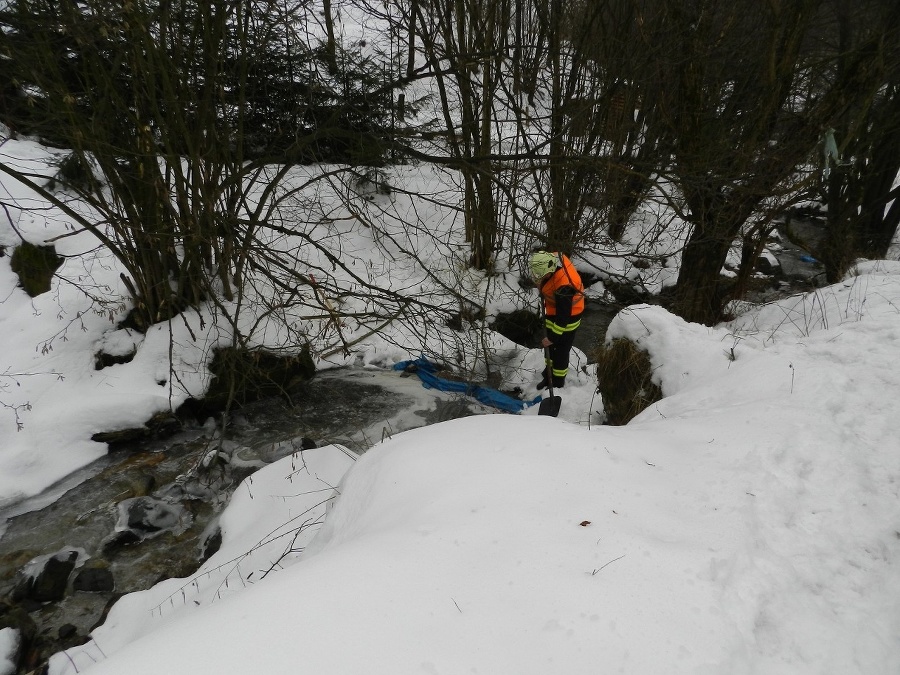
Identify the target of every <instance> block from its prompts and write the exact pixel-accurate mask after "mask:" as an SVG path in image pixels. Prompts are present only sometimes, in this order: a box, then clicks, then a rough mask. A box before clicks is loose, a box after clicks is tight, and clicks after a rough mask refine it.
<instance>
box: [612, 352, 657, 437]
mask: <svg viewBox="0 0 900 675" xmlns="http://www.w3.org/2000/svg"><path fill="white" fill-rule="evenodd" d="M652 377H653V366H652V365H651V364H650V357H649V356H648V355H647V352H645V351H643V350H642V349H639V348H638V347H637V345H635V344H634V343H633V342H631V340H625V339H622V338H619V339H616V340H613V341H612V343H610V344H608V345H603V346H601V347H600V349H599V350H598V352H597V381H598V385H597V391H598V392H600V394H601V395H602V396H603V409H604V411H605V412H606V420H607V423H608V424H612V425H622V424H627V423H628V422H629V421H630V420H631V419H632V418H634V417H635V416H637V415H638V414H639V413H640V412H642V411H643V410H644V409H646V408H647V407H648V406H650V405H652V404H653V403H656V402H657V401H659V400H660V399H661V398H662V390H661V389H660V388H659V386H658V385H656V384H654V382H653V380H652Z"/></svg>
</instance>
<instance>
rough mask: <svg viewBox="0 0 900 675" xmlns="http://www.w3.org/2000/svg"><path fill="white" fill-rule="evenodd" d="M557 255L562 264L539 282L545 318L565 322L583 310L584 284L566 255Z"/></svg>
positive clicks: (558, 322) (577, 315)
mask: <svg viewBox="0 0 900 675" xmlns="http://www.w3.org/2000/svg"><path fill="white" fill-rule="evenodd" d="M557 255H559V259H560V261H561V262H562V266H561V267H560V268H559V269H557V270H556V271H555V272H554V273H553V274H551V275H550V276H549V277H547V279H545V280H544V281H543V283H541V296H542V298H543V301H544V312H545V313H546V315H547V318H548V319H550V318H551V317H552V318H553V321H554V323H557V324H567V323H569V322H570V321H572V320H574V319H577V318H580V316H581V313H582V312H583V311H584V284H583V283H582V282H581V276H580V275H579V274H578V270H576V269H575V266H574V265H573V264H572V261H571V260H569V258H568V256H566V255H564V254H562V253H559V254H557Z"/></svg>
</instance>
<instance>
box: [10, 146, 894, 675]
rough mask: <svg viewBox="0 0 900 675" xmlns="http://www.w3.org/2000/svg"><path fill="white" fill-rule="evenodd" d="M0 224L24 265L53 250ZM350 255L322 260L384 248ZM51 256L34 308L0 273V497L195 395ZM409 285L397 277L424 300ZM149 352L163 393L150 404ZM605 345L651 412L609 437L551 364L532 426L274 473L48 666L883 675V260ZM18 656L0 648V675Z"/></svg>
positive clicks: (98, 278)
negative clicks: (26, 244)
mask: <svg viewBox="0 0 900 675" xmlns="http://www.w3.org/2000/svg"><path fill="white" fill-rule="evenodd" d="M11 151H15V152H18V153H20V155H21V156H22V157H23V158H24V159H23V161H33V160H35V158H37V157H38V155H39V154H40V152H42V150H41V149H40V148H37V147H30V146H27V144H20V145H16V146H15V147H12V146H7V147H4V152H11ZM429 180H430V178H429ZM6 189H9V190H15V188H14V187H11V186H8V185H6ZM17 196H19V197H20V198H21V197H22V196H23V195H22V194H19V195H17ZM391 208H392V209H393V208H399V206H395V205H392V206H391ZM12 215H13V217H15V218H16V223H15V224H16V226H17V228H18V230H19V231H20V232H22V233H23V234H24V235H26V236H27V237H28V238H29V239H30V240H32V241H33V242H35V243H40V242H42V241H46V240H48V239H50V238H52V237H55V236H57V235H58V234H60V233H62V232H63V231H64V229H65V228H64V223H63V222H62V221H61V220H59V219H58V218H54V217H53V215H52V213H49V214H48V213H43V214H42V215H40V216H28V215H22V214H19V213H13V214H12ZM429 217H433V221H429V223H433V225H434V228H437V227H438V225H439V224H440V226H448V227H449V225H448V220H447V219H446V217H445V214H441V213H439V210H438V209H435V210H434V211H433V212H432V213H431V215H430V216H429ZM332 225H333V224H332ZM342 227H343V226H342ZM0 235H2V238H0V243H3V244H6V245H10V246H12V245H15V244H16V243H17V241H18V239H17V237H16V236H15V235H14V233H13V231H12V229H11V228H10V227H8V226H7V225H6V224H2V223H0ZM372 236H373V234H372V232H371V231H370V230H368V229H366V228H361V227H358V228H356V229H353V228H351V227H350V226H347V227H346V228H345V229H344V230H342V232H341V238H340V240H341V242H342V245H343V246H345V247H346V248H347V249H348V250H353V251H358V252H362V251H366V252H370V253H371V255H372V256H376V255H380V254H381V253H379V251H381V252H382V253H383V252H384V250H385V248H390V244H389V243H387V244H386V243H384V242H381V243H380V244H379V245H377V246H376V245H373V244H372V243H371V241H369V242H367V241H366V239H365V238H366V237H372ZM436 241H443V242H444V243H445V244H446V246H447V247H449V248H452V247H453V246H454V245H455V244H454V242H453V240H452V238H450V239H447V240H440V239H436ZM56 245H57V246H58V247H59V248H60V250H61V252H62V253H64V254H65V255H67V256H70V257H67V259H66V261H65V264H64V266H63V268H61V270H60V273H59V277H58V278H57V279H55V280H54V285H53V289H52V290H51V292H50V293H46V294H44V295H42V296H39V297H37V298H34V299H32V298H29V297H28V296H26V295H25V293H24V292H23V291H22V290H21V289H19V288H17V287H16V277H15V275H14V274H13V273H12V272H11V271H10V268H9V258H8V257H4V258H0V336H2V337H0V341H2V344H0V347H2V348H0V386H3V389H2V390H0V402H2V403H3V404H4V405H5V406H7V407H6V408H0V504H2V503H6V504H7V505H10V504H12V503H13V502H15V501H16V500H19V499H21V498H22V497H24V496H27V495H31V494H35V493H37V492H40V491H41V490H43V489H45V488H46V487H48V486H49V485H51V484H52V483H53V482H54V481H56V480H58V479H60V478H62V477H64V476H66V475H68V474H69V473H71V472H72V471H74V470H75V469H77V468H78V467H80V466H83V465H84V464H86V463H87V462H89V461H91V460H92V459H93V458H95V457H97V456H99V455H100V454H102V453H103V452H105V447H104V446H103V445H102V444H97V443H93V442H92V441H90V436H91V434H92V433H94V432H96V431H100V430H109V429H111V428H117V427H120V426H127V425H133V424H139V423H141V422H143V421H144V420H145V419H146V418H147V417H148V416H149V414H151V413H153V412H155V411H157V410H161V409H166V408H167V407H168V406H169V404H170V397H171V398H172V402H173V403H175V404H177V403H178V400H179V397H183V396H186V395H187V394H188V392H189V390H190V389H191V388H192V387H195V388H198V389H202V387H203V386H205V379H204V378H205V377H207V375H206V371H205V370H204V369H205V359H206V358H207V356H208V347H209V346H210V345H211V344H214V343H216V341H217V340H220V339H222V336H221V335H219V334H214V333H207V334H204V333H200V334H199V340H198V341H197V342H194V341H192V340H190V339H189V335H188V332H187V329H186V328H185V327H184V323H183V322H178V321H175V322H172V324H171V326H168V325H166V326H160V327H158V328H157V329H156V330H152V331H150V332H149V333H148V334H147V335H146V336H137V335H131V334H123V332H122V331H116V330H115V326H114V325H113V323H112V322H111V321H110V319H109V316H108V314H101V313H99V312H93V311H91V309H92V308H91V306H90V305H88V304H86V303H85V301H84V300H83V296H82V295H81V294H80V293H79V292H78V291H77V289H75V288H74V286H72V285H71V284H70V283H68V282H69V281H82V282H84V281H85V280H90V281H91V283H95V284H97V285H98V287H102V286H103V285H108V286H109V287H110V290H108V291H106V290H102V289H101V290H102V293H103V294H105V295H106V296H107V297H111V298H116V297H118V296H117V295H116V294H117V293H119V292H120V289H118V286H117V282H116V279H117V278H118V269H117V268H116V266H115V265H114V264H113V263H112V262H111V261H109V260H108V259H105V258H103V257H102V255H100V254H97V253H90V251H91V250H92V249H93V245H92V244H91V242H88V241H87V240H86V239H85V238H82V237H67V238H64V239H59V240H58V241H57V242H56ZM439 248H440V247H439V246H435V249H434V253H433V257H432V258H431V260H433V261H437V260H439V258H440V256H439V253H440V251H439ZM393 253H394V254H395V253H396V251H393ZM359 255H362V254H361V253H360V254H359ZM370 262H371V263H372V264H371V265H370V266H369V269H370V270H382V272H383V277H384V278H383V279H382V278H381V277H379V278H378V279H376V281H378V282H379V283H380V282H382V281H383V282H384V283H387V282H388V280H389V279H390V277H391V275H390V274H389V273H388V270H389V269H390V268H389V266H388V265H387V264H386V263H385V261H383V260H382V261H381V264H380V266H379V264H376V261H375V260H374V258H372V259H371V260H370ZM432 271H434V270H432ZM438 271H439V272H440V270H438ZM446 271H447V273H448V274H450V273H456V274H458V275H460V276H465V275H467V274H468V273H466V272H465V271H464V270H461V269H459V268H448V269H447V270H446ZM515 272H516V270H514V269H510V270H508V274H507V275H505V276H504V275H501V276H500V277H499V279H500V281H499V282H498V281H497V280H496V279H495V280H493V281H490V282H489V281H488V280H485V279H482V278H479V277H478V276H477V275H471V278H463V279H462V281H463V282H464V283H469V284H471V286H472V288H473V293H478V294H479V295H478V297H490V298H491V307H492V308H493V311H496V309H497V308H508V307H510V306H512V305H513V304H514V303H515V302H521V303H527V301H528V296H527V292H525V291H520V290H517V289H516V287H515V284H514V274H515ZM416 274H418V272H416V271H415V270H413V269H412V268H410V271H409V273H408V274H406V275H404V276H403V277H402V281H403V283H405V284H412V285H414V286H416V287H417V288H420V289H425V288H426V286H427V283H428V278H427V276H421V277H417V276H415V275H416ZM434 288H435V287H431V289H430V291H429V292H436V291H435V290H434ZM494 291H496V296H494V295H493V292H494ZM98 292H100V291H98ZM517 293H521V294H522V295H517ZM204 311H205V310H204ZM117 316H118V314H117ZM187 320H188V323H189V325H191V326H192V327H193V329H194V331H195V332H197V327H198V326H199V325H200V322H199V321H197V320H196V317H188V318H187ZM206 325H207V326H212V325H214V322H213V321H207V322H206ZM170 329H171V330H172V331H173V332H174V333H173V335H174V340H173V341H172V344H173V345H175V349H174V359H175V360H176V363H177V364H179V367H180V368H182V369H183V370H184V372H185V373H186V375H185V379H183V380H182V382H183V387H184V388H183V389H173V388H171V387H167V386H163V385H161V384H159V383H160V381H168V379H169V372H170V361H169V359H170V357H172V354H170V351H169V344H170V332H169V331H170ZM388 333H389V334H388V335H387V336H385V337H380V338H375V337H372V338H371V339H370V340H368V341H366V342H364V343H363V342H361V343H359V345H358V346H357V349H356V351H355V352H354V354H353V355H352V356H350V357H347V359H344V360H340V359H338V360H337V361H335V363H336V364H338V365H339V364H341V363H347V362H349V363H361V364H362V365H368V366H369V367H373V368H375V367H379V368H380V367H386V366H388V365H390V363H392V362H394V361H399V360H403V359H406V358H409V357H410V356H416V355H417V354H416V353H413V352H412V349H413V347H414V341H413V339H412V337H411V335H413V332H410V331H407V330H406V329H404V328H402V327H398V328H397V329H396V331H395V332H390V331H388ZM609 335H610V337H617V336H627V337H630V338H631V339H633V340H635V341H637V342H638V344H640V345H642V346H644V347H645V348H646V349H647V350H648V352H649V353H650V355H651V360H652V362H653V365H654V367H655V369H656V375H657V377H658V379H659V382H660V384H661V386H662V389H663V392H664V394H665V398H663V400H662V401H660V402H659V403H658V404H656V405H654V406H652V407H651V408H650V409H648V410H647V411H645V412H644V413H643V414H642V415H640V416H639V417H638V418H636V419H635V420H634V421H633V422H632V423H630V424H629V425H628V426H626V427H621V428H612V427H605V426H601V425H599V424H598V423H597V417H598V416H597V415H596V413H595V411H596V410H598V409H600V407H601V405H600V401H599V400H598V398H597V395H595V394H594V389H595V385H596V383H595V381H594V377H595V376H594V374H593V373H592V372H591V371H590V370H582V369H580V368H578V367H577V366H576V372H575V374H574V376H573V378H572V381H571V383H570V385H569V386H567V387H566V388H565V389H564V390H563V391H562V392H561V393H562V395H563V408H562V413H561V415H560V417H559V418H557V419H554V418H548V417H541V416H538V415H537V414H536V412H537V411H536V409H535V408H531V409H529V410H527V411H526V412H525V413H523V414H522V415H502V414H497V415H484V416H479V417H474V418H467V419H463V420H456V421H452V422H444V423H441V424H438V425H434V426H431V427H427V428H423V429H417V430H413V431H408V432H405V433H402V434H397V435H395V436H394V437H393V438H392V439H389V440H386V441H384V442H382V443H380V444H377V445H376V446H375V447H373V448H372V449H371V450H369V452H367V453H366V454H365V455H363V456H362V457H361V458H359V459H358V460H357V461H355V462H354V461H353V459H352V458H351V457H350V456H348V454H347V453H346V452H344V451H343V450H342V449H340V448H337V447H334V446H331V447H326V448H320V449H316V450H312V451H307V452H304V453H303V454H302V455H296V456H293V457H289V458H286V459H284V460H282V461H280V462H278V463H276V464H273V465H270V466H268V467H267V468H265V469H264V470H262V471H260V472H258V473H256V474H254V475H253V476H252V477H251V478H250V479H248V480H247V481H246V482H245V483H244V484H243V485H242V486H241V488H240V489H239V490H238V491H237V492H236V494H235V496H234V498H233V500H232V503H231V504H230V505H229V507H228V509H227V511H226V512H225V514H224V515H223V530H224V543H223V546H222V549H221V550H220V551H219V552H218V553H217V554H216V555H215V556H214V557H213V558H212V559H210V560H209V561H208V562H207V563H206V564H205V565H204V566H203V568H202V569H201V570H200V571H199V572H198V573H197V574H195V575H194V576H193V577H190V578H187V579H170V580H168V581H166V582H163V583H162V584H160V585H158V586H157V587H155V588H153V589H150V590H148V591H144V592H141V593H136V594H132V595H129V596H126V597H125V598H123V599H122V600H121V601H120V602H119V603H117V604H116V605H115V607H114V608H113V610H112V611H111V613H110V615H109V618H108V620H107V622H106V623H105V624H104V625H103V626H101V627H100V628H98V629H96V630H95V632H94V634H93V638H94V639H93V640H92V641H91V642H89V643H87V644H86V645H84V646H82V647H78V648H75V649H71V650H69V651H68V652H66V653H61V654H58V655H56V656H55V657H54V658H53V660H52V662H51V668H50V673H51V674H52V675H63V674H69V673H75V672H79V673H82V672H90V673H93V674H96V675H103V674H104V673H109V674H116V675H121V674H122V673H128V674H129V675H141V674H142V673H153V674H159V673H167V674H168V673H172V674H175V673H184V674H185V675H187V674H191V675H197V674H202V673H210V674H213V673H215V674H216V675H228V674H230V673H235V674H237V673H241V674H244V673H256V672H260V673H285V674H286V673H294V672H309V673H348V674H349V673H361V672H366V673H369V674H371V675H378V674H380V673H385V674H387V673H390V674H391V675H394V674H396V673H445V674H448V673H449V674H452V675H457V674H459V673H491V674H496V673H516V674H517V675H524V674H528V673H535V674H538V673H540V674H541V675H546V673H585V674H586V673H592V674H593V673H597V672H610V673H612V672H622V673H632V674H656V673H671V674H677V673H690V674H709V673H717V674H718V673H728V674H729V675H735V674H736V675H741V674H751V673H758V674H766V675H769V674H772V673H784V674H790V675H795V674H806V673H808V674H810V675H812V674H817V675H818V674H821V673H834V674H841V675H846V674H854V673H858V674H879V675H880V674H883V673H896V672H900V567H898V560H900V558H898V556H900V499H898V497H900V494H898V492H900V452H898V451H900V441H898V438H897V430H896V427H895V426H894V424H896V423H897V420H900V369H898V368H897V364H896V359H897V354H900V263H896V262H894V263H888V262H878V263H867V264H864V265H860V267H859V269H858V275H856V276H851V277H848V278H847V279H846V280H845V281H844V282H842V283H840V284H836V285H834V286H830V287H827V288H823V289H820V290H818V291H816V292H815V293H812V294H809V295H806V296H799V297H794V298H789V299H786V300H782V301H780V302H778V303H775V304H773V305H769V306H765V307H762V308H756V309H751V310H749V311H747V312H746V313H745V314H743V315H741V316H740V318H738V319H737V320H736V321H735V322H733V323H732V324H729V325H723V326H719V327H715V328H707V327H703V326H698V325H694V324H687V323H685V322H683V321H682V320H680V319H678V318H677V317H674V316H672V315H670V314H668V313H667V312H665V311H664V310H662V309H659V308H656V307H649V306H636V307H632V308H630V309H628V310H626V311H624V312H622V313H620V315H619V316H618V317H617V318H616V319H615V321H614V322H613V324H612V326H610V332H609ZM428 339H429V340H431V341H432V342H430V347H431V348H434V349H438V348H440V346H441V343H442V342H444V341H446V340H447V339H459V340H460V343H459V344H465V339H464V338H452V337H450V338H448V336H447V334H445V333H444V332H441V331H437V332H436V334H435V335H433V336H428ZM129 340H133V345H134V347H135V348H136V356H135V358H134V360H132V361H131V362H130V363H128V364H121V365H117V366H113V367H110V368H106V369H103V370H100V371H97V370H94V367H93V361H94V356H93V355H94V353H95V352H96V351H97V350H98V347H99V346H100V345H101V344H106V346H107V348H108V349H109V350H116V349H124V348H130V345H129V344H125V343H127V342H128V341H129ZM478 344H479V346H480V347H484V346H485V345H487V346H489V347H491V349H494V350H495V354H496V358H497V361H496V362H497V363H498V364H500V365H501V366H502V370H503V375H504V378H505V381H506V383H508V384H515V383H519V384H522V385H527V383H529V382H532V381H533V380H534V379H535V372H536V371H537V370H538V369H539V368H540V365H541V355H540V353H538V352H537V351H536V350H532V351H528V350H524V349H520V348H518V347H516V346H515V345H513V344H511V343H509V342H507V341H505V340H503V339H502V338H499V337H497V336H495V335H491V336H489V337H487V338H485V339H484V340H483V341H482V342H479V343H478ZM405 346H406V348H405ZM457 346H458V345H457V344H454V345H453V348H454V349H455V348H456V347H457ZM576 356H577V357H578V358H579V359H582V363H583V355H581V354H578V355H576ZM320 365H326V364H325V363H324V362H323V363H322V364H320ZM188 373H191V375H190V376H188V375H187V374H188ZM10 406H11V407H10ZM19 425H20V426H21V429H20V430H17V429H18V426H19ZM326 508H327V515H326ZM15 642H16V636H15V635H14V634H12V633H11V632H10V631H8V630H4V631H0V673H4V675H5V672H4V669H5V670H6V671H8V670H9V668H8V666H7V665H5V659H6V656H7V653H8V652H9V651H10V650H11V649H12V646H13V645H14V644H15Z"/></svg>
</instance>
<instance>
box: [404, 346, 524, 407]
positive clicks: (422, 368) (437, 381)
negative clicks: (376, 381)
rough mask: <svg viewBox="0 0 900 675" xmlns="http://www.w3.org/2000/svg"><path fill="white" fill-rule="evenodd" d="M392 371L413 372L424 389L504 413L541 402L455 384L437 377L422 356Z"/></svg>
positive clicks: (464, 384) (474, 385)
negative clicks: (453, 394) (451, 394)
mask: <svg viewBox="0 0 900 675" xmlns="http://www.w3.org/2000/svg"><path fill="white" fill-rule="evenodd" d="M394 370H404V371H407V372H414V373H415V374H416V375H418V376H419V379H420V380H422V385H423V386H424V387H425V388H426V389H440V390H441V391H451V392H456V393H459V394H465V395H466V396H471V397H472V398H475V399H477V400H478V401H480V402H481V403H484V404H485V405H489V406H491V407H492V408H499V409H500V410H505V411H506V412H511V413H518V412H522V411H523V410H525V408H527V407H528V406H532V405H534V404H535V403H539V402H540V400H541V397H540V396H538V397H537V398H535V399H533V400H531V401H521V400H519V399H517V398H515V397H514V396H510V395H509V394H504V393H503V392H502V391H498V390H496V389H491V388H490V387H483V386H481V385H478V384H470V383H468V382H456V381H454V380H448V379H446V378H443V377H438V375H437V373H438V367H437V366H436V365H435V364H433V363H431V361H429V360H427V359H426V358H425V357H424V356H420V357H419V358H417V359H415V360H413V361H401V362H400V363H397V364H395V365H394Z"/></svg>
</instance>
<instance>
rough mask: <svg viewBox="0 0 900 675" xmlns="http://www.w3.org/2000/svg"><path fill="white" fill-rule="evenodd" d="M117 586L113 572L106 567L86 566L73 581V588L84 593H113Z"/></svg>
mask: <svg viewBox="0 0 900 675" xmlns="http://www.w3.org/2000/svg"><path fill="white" fill-rule="evenodd" d="M115 586H116V584H115V581H114V579H113V575H112V572H111V571H110V570H109V569H108V568H106V567H85V568H83V569H81V570H79V572H78V574H76V575H75V579H74V580H73V581H72V589H73V590H76V591H81V592H83V593H111V592H112V591H113V590H115Z"/></svg>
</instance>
